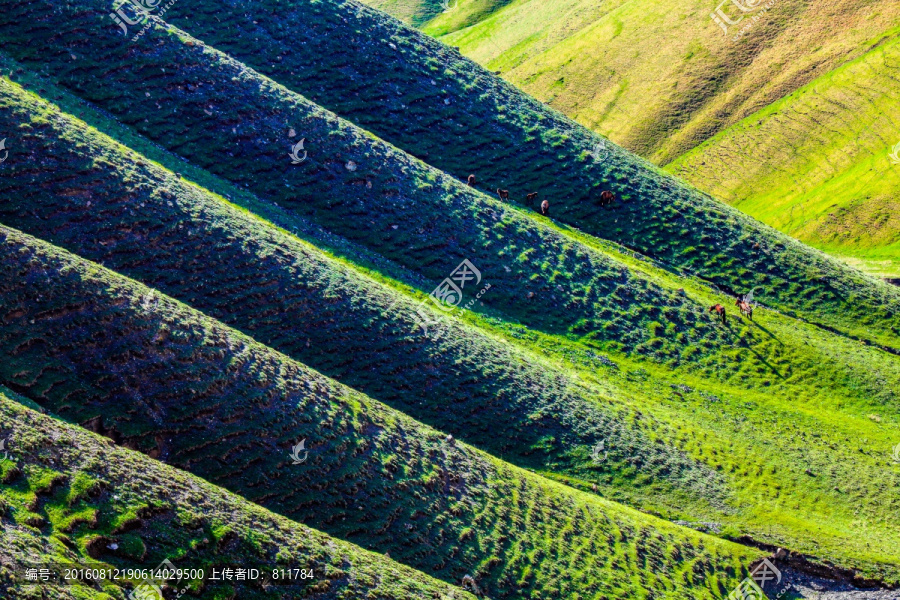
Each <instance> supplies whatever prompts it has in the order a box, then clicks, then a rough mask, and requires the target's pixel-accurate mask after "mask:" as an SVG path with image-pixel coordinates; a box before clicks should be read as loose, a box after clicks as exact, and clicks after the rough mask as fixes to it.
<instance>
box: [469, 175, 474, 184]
mask: <svg viewBox="0 0 900 600" xmlns="http://www.w3.org/2000/svg"><path fill="white" fill-rule="evenodd" d="M468 185H469V187H475V176H474V175H469V180H468Z"/></svg>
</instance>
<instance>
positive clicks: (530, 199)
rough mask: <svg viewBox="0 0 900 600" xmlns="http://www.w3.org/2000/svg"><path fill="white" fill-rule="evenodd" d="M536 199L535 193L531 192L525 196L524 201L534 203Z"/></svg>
mask: <svg viewBox="0 0 900 600" xmlns="http://www.w3.org/2000/svg"><path fill="white" fill-rule="evenodd" d="M537 197H538V194H537V192H532V193H531V194H528V195H527V196H525V199H526V200H527V201H528V202H534V201H535V200H537Z"/></svg>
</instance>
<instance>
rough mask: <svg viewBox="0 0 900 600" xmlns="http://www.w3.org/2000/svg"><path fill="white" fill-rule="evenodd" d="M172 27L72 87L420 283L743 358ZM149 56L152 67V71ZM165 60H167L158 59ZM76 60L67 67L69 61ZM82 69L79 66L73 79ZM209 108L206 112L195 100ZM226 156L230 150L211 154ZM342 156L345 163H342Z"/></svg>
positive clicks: (727, 365) (720, 333)
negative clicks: (295, 160)
mask: <svg viewBox="0 0 900 600" xmlns="http://www.w3.org/2000/svg"><path fill="white" fill-rule="evenodd" d="M176 34H177V32H175V31H171V30H169V31H162V30H153V31H152V32H151V33H149V34H148V36H149V37H145V38H143V39H144V40H147V41H148V42H149V41H150V40H156V39H157V37H156V36H158V41H159V42H160V43H159V45H158V46H157V47H156V51H155V52H154V53H152V54H147V55H144V58H145V59H146V60H147V61H148V62H147V63H145V64H144V65H143V66H142V67H141V68H139V69H134V70H132V69H122V70H120V71H118V72H117V73H115V74H112V73H106V70H107V68H106V66H104V67H103V68H102V70H103V71H104V76H103V78H104V79H105V80H109V81H112V80H113V79H117V80H118V81H117V83H116V84H114V85H113V86H112V87H110V89H108V90H104V91H102V92H99V88H98V87H97V84H96V83H95V82H91V83H90V84H89V85H87V86H85V87H84V89H80V88H79V89H78V91H79V93H81V94H84V95H85V96H89V97H91V98H92V99H95V100H97V101H102V102H103V106H106V107H107V108H111V109H115V111H116V112H117V113H120V114H123V115H125V117H127V119H128V120H129V121H130V120H132V119H137V118H138V115H139V114H145V116H147V117H150V118H152V119H153V125H152V126H151V125H150V118H147V119H143V120H138V121H135V122H134V123H133V125H134V126H135V127H136V128H137V129H138V130H139V131H141V132H143V133H146V135H147V136H148V137H150V138H152V139H156V140H157V141H159V142H161V143H163V144H164V145H165V146H166V147H168V148H170V149H171V150H173V151H177V152H180V153H182V154H184V155H186V156H188V157H190V158H192V159H193V161H194V162H195V163H196V164H199V165H201V166H203V167H205V168H207V169H209V170H210V171H212V172H214V173H216V174H219V175H221V176H223V177H226V178H230V179H232V180H234V181H241V182H250V184H251V185H250V189H251V190H254V191H257V192H258V193H259V195H260V196H261V197H262V198H265V199H270V200H273V199H277V201H278V202H277V203H278V204H280V205H282V206H285V207H287V208H289V209H291V210H293V211H294V212H296V213H297V214H301V215H308V216H310V217H311V218H313V219H315V220H316V221H317V222H319V223H321V224H322V225H323V226H325V227H327V228H328V229H329V230H330V231H332V232H337V233H339V234H340V235H343V236H346V237H347V238H350V239H351V240H353V241H355V242H357V243H359V244H362V245H364V246H366V247H367V248H369V249H370V250H372V251H377V252H380V253H382V254H383V255H384V256H385V257H386V258H388V259H391V260H393V261H396V262H397V263H400V264H401V265H403V266H404V267H406V268H407V269H409V270H411V271H413V272H416V273H418V274H419V275H420V276H422V277H423V278H425V279H426V280H431V281H433V282H434V283H433V284H429V285H428V288H426V291H427V290H430V289H433V288H432V287H431V286H432V285H437V284H438V283H440V282H441V281H442V280H444V279H445V278H446V277H448V276H449V275H450V274H451V272H452V271H453V270H454V269H455V268H456V266H457V265H459V264H460V263H461V262H462V261H463V260H465V259H468V260H470V261H471V262H472V263H474V264H475V265H477V268H478V269H480V270H481V271H482V273H483V276H484V281H486V282H490V284H491V286H492V289H491V290H490V292H489V293H486V294H484V295H483V296H482V297H481V299H480V302H481V303H483V304H484V305H485V306H486V307H487V311H488V312H490V313H491V314H499V315H502V316H504V317H505V318H506V319H508V320H511V321H513V322H520V323H522V324H524V325H527V326H529V327H531V328H533V329H536V330H539V331H543V332H546V333H550V334H565V335H573V336H577V337H579V338H583V339H587V340H591V341H592V342H594V343H596V344H597V345H599V346H600V347H605V348H611V349H617V350H626V351H628V352H631V353H636V354H640V355H642V356H647V357H650V358H653V359H655V360H657V361H660V362H662V361H665V362H669V363H672V364H676V365H677V364H682V363H693V364H696V363H698V362H700V360H701V359H703V360H704V361H706V364H704V365H703V367H702V368H703V369H705V370H706V371H707V372H709V373H710V375H713V374H715V372H716V370H717V369H722V370H723V371H725V372H726V373H727V372H730V373H731V375H733V376H734V375H736V373H737V372H738V371H739V370H740V369H741V368H743V365H736V364H735V363H734V362H733V361H730V360H728V358H727V357H726V356H725V355H723V348H727V347H744V346H745V345H746V344H747V342H746V341H745V340H743V339H742V338H741V337H740V336H739V335H736V334H735V332H732V331H730V330H728V329H723V328H720V327H718V326H717V325H716V324H715V322H714V320H713V319H712V318H711V317H710V316H709V315H708V311H707V305H705V304H700V303H698V302H696V301H694V300H692V299H691V298H689V297H687V296H685V295H684V294H683V293H681V292H680V291H679V288H678V287H677V285H674V284H672V283H671V282H669V283H667V284H664V285H661V284H660V282H658V281H655V280H653V279H650V278H646V277H644V276H643V275H642V274H641V273H640V272H639V271H634V270H630V269H628V268H627V267H626V265H625V264H624V263H622V262H621V261H619V260H615V259H613V258H611V257H609V256H608V255H607V254H605V253H602V252H600V251H598V250H597V249H596V248H595V247H593V246H589V245H586V244H583V243H580V242H577V241H576V240H574V239H573V238H572V237H569V236H567V235H565V234H563V233H560V232H559V231H557V230H555V229H554V228H553V227H551V226H550V225H548V224H546V223H539V222H536V220H535V218H534V217H532V216H531V215H529V214H527V213H524V212H523V211H520V210H510V209H508V208H505V207H504V206H503V205H501V204H500V203H498V202H497V201H493V200H490V199H488V198H487V197H485V196H483V195H481V194H478V193H476V192H473V191H471V190H469V189H468V188H466V187H464V186H460V185H459V184H458V183H457V182H454V181H452V180H450V178H448V177H446V176H445V175H443V174H442V173H440V172H437V171H434V170H432V169H428V168H426V167H425V166H423V165H421V163H418V162H415V161H413V160H412V159H410V158H409V157H408V156H406V155H403V154H401V153H398V152H396V151H394V150H393V149H392V148H391V147H389V146H387V145H385V144H383V143H381V142H378V141H373V140H372V139H371V137H368V136H366V135H365V134H363V133H362V132H360V131H358V130H356V129H355V128H352V126H350V125H348V124H347V123H346V122H342V121H339V120H337V119H335V118H333V116H331V115H329V114H327V113H324V111H321V109H319V108H318V107H316V106H315V105H312V104H310V103H308V102H307V101H306V100H304V99H303V98H301V97H299V96H296V95H294V94H290V93H288V92H287V91H286V90H284V89H283V88H278V87H277V86H275V85H274V84H272V83H271V82H267V81H266V80H264V79H262V78H260V77H258V76H257V75H255V74H253V73H252V72H248V71H246V70H243V69H244V68H243V67H241V66H240V65H237V64H235V63H233V62H231V61H229V60H227V59H226V58H225V57H223V56H222V55H220V54H218V53H216V52H214V51H211V50H209V49H206V48H201V47H199V46H197V45H194V46H191V45H187V44H182V43H180V41H179V40H178V39H177V38H176V37H175V36H176ZM192 43H193V42H192ZM93 47H94V45H90V47H86V48H85V50H87V51H90V49H91V48H93ZM79 52H80V50H79ZM198 52H199V53H200V54H199V55H198V54H197V53H198ZM203 53H205V55H203ZM192 61H193V62H192ZM90 64H91V63H87V62H86V63H85V66H89V65H90ZM106 64H109V63H108V62H107V63H104V65H106ZM151 64H152V65H155V66H156V67H158V68H159V75H160V76H156V74H155V73H156V68H155V67H151V66H150V65H151ZM170 64H171V65H177V66H176V67H174V68H173V67H170V66H169V67H167V66H164V65H170ZM219 69H221V70H222V72H221V73H217V74H216V75H215V77H216V78H217V79H216V81H213V82H204V83H203V85H200V86H199V88H195V87H194V83H192V82H196V81H198V80H197V77H206V76H207V75H209V73H210V72H211V71H217V70H219ZM77 70H78V72H79V73H80V70H81V67H79V68H78V69H77ZM173 71H176V72H175V73H173ZM141 73H142V74H141ZM238 73H242V76H241V77H240V78H237V77H234V78H230V82H229V75H237V74H238ZM84 78H85V75H84V74H83V73H80V74H79V77H78V81H82V80H84ZM222 81H225V82H227V83H219V82H222ZM142 82H145V83H142ZM73 85H78V86H80V85H81V84H77V83H73ZM141 85H143V86H144V87H143V88H142V89H141V90H140V91H135V90H138V87H139V86H141ZM257 85H261V86H263V90H264V91H260V90H258V89H257V87H256V86H257ZM232 86H233V87H234V89H229V88H230V87H232ZM113 88H114V89H113ZM189 88H193V91H189ZM149 89H152V90H154V91H153V92H152V93H151V92H149V91H147V90H149ZM182 89H183V90H184V91H185V92H187V95H186V96H185V97H184V98H182V99H181V101H180V103H179V105H180V106H182V107H183V108H179V109H174V110H176V112H177V115H178V122H177V126H173V121H172V119H171V116H170V115H169V114H167V111H165V110H159V111H152V112H150V113H146V112H145V111H142V110H140V107H138V106H137V105H136V104H135V102H134V101H136V100H138V98H139V97H144V96H145V94H151V97H153V96H154V94H155V95H156V96H157V97H159V96H161V95H162V94H166V95H167V96H170V97H171V96H173V95H177V94H175V92H174V91H172V90H182ZM107 92H108V93H110V94H116V95H117V97H116V99H115V100H113V99H111V98H108V97H103V98H101V97H99V96H96V93H102V94H103V95H104V96H105V94H107ZM120 92H122V93H124V95H119V94H120ZM248 95H249V96H250V97H252V98H254V101H256V102H258V104H257V105H256V106H254V105H252V104H248V103H247V102H238V101H237V100H236V99H237V98H240V97H243V96H248ZM129 97H131V98H130V99H131V100H133V101H129ZM203 99H205V101H203V102H202V103H201V100H203ZM119 101H121V103H120V102H119ZM157 106H161V105H158V104H157ZM216 106H218V107H219V108H217V109H215V110H216V112H214V113H213V112H211V111H209V110H208V108H209V107H216ZM226 108H227V110H226ZM210 114H212V115H213V117H210V116H209V115H210ZM218 114H229V115H231V114H238V115H240V116H238V117H234V118H232V117H228V119H233V120H234V123H232V122H231V121H228V120H225V118H224V117H221V118H220V117H216V116H215V115H218ZM288 115H292V117H291V116H288ZM125 117H123V118H125ZM237 121H240V126H241V127H242V128H244V129H245V131H246V136H247V137H246V140H245V143H244V144H243V145H241V146H240V149H237V148H233V147H232V146H231V145H230V144H227V145H225V146H222V147H221V148H220V149H219V150H220V151H219V152H216V153H214V154H210V153H209V150H210V146H211V145H215V143H211V142H210V140H212V139H215V138H218V139H222V136H227V135H230V134H229V133H227V132H225V131H222V132H221V134H222V136H219V135H217V134H216V131H215V130H216V129H217V128H220V127H228V130H229V131H230V130H231V129H235V130H236V129H237V128H236V127H230V125H237ZM278 121H281V122H283V123H285V125H286V124H287V123H288V122H301V123H302V125H298V126H297V127H298V128H300V127H303V128H305V130H306V131H307V132H310V133H308V135H309V136H310V139H320V140H323V141H322V142H321V145H323V146H327V147H326V148H321V149H319V150H312V149H311V150H310V152H311V153H318V156H316V155H315V154H313V156H310V157H309V159H308V160H307V161H305V162H304V163H302V164H301V165H291V162H290V159H289V158H288V155H287V153H286V152H284V149H285V147H284V146H282V145H281V144H282V142H279V141H278V137H279V136H286V134H287V131H286V130H285V129H286V127H285V128H284V129H282V128H280V127H278V125H277V123H278ZM210 136H212V137H210ZM185 140H189V141H185ZM10 143H12V141H11V142H10ZM226 152H228V153H229V154H234V156H233V157H231V158H230V159H229V160H228V161H223V160H222V157H223V156H224V155H225V154H224V153H226ZM347 165H353V166H352V167H351V169H347V168H346V167H347ZM253 173H255V175H254V174H253ZM287 182H290V183H287ZM369 185H371V189H369ZM316 190H319V191H320V193H317V191H316ZM884 310H885V309H882V311H884ZM868 318H869V319H871V318H872V317H871V316H870V317H868ZM897 318H898V319H900V315H898V317H897ZM688 340H689V341H690V348H689V352H688V348H686V346H685V342H687V341H688ZM746 366H747V367H748V368H749V369H763V370H764V369H766V368H768V367H767V366H766V364H765V361H764V360H760V359H759V357H757V356H756V355H755V354H750V355H748V357H747V363H746Z"/></svg>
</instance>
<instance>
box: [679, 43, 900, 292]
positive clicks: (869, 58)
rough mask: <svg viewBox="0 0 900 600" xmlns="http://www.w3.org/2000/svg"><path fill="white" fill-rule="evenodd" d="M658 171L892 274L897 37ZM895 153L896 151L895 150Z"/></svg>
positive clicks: (898, 271) (897, 261) (898, 253)
mask: <svg viewBox="0 0 900 600" xmlns="http://www.w3.org/2000/svg"><path fill="white" fill-rule="evenodd" d="M885 37H886V38H887V41H883V42H882V44H881V45H879V46H878V47H876V48H875V49H874V50H872V51H871V52H869V53H868V54H866V55H865V56H863V57H860V58H858V59H856V60H855V61H853V62H850V63H848V64H846V65H843V66H842V67H840V68H839V69H836V70H834V71H832V72H830V73H828V74H827V75H824V76H822V77H820V78H818V79H816V80H815V81H813V82H812V83H810V84H808V85H807V86H805V87H803V88H801V89H800V90H798V91H796V92H794V93H793V94H791V95H790V96H788V97H786V98H784V99H783V100H780V101H778V102H776V103H774V104H772V105H771V106H768V107H766V108H765V109H763V110H761V111H760V112H758V113H756V114H753V115H751V116H749V117H747V118H746V119H744V120H743V121H741V122H740V123H738V124H737V125H734V126H733V127H731V128H729V129H728V130H726V131H724V132H722V133H721V134H719V135H717V136H716V137H714V138H713V139H711V140H709V142H707V143H705V144H703V145H702V146H700V147H698V148H696V149H695V150H693V151H691V152H690V153H688V154H686V155H684V156H682V157H680V158H679V159H678V160H676V161H675V162H674V163H672V164H671V165H669V166H668V167H667V168H668V169H669V170H670V171H672V172H673V173H675V174H676V175H678V176H679V177H682V178H684V179H686V180H688V181H690V182H691V183H693V184H694V185H696V186H698V187H700V188H702V189H705V190H707V191H709V192H710V193H712V194H714V195H715V196H717V197H719V198H722V199H723V200H725V201H726V202H729V203H730V204H733V205H735V206H737V207H738V208H740V209H741V210H743V211H745V212H747V213H749V214H751V215H753V216H754V217H756V218H757V219H759V220H761V221H763V222H765V223H768V224H769V225H772V226H773V227H775V228H777V229H779V230H781V231H785V232H787V233H790V234H791V235H793V236H795V237H797V238H799V239H801V240H803V241H805V242H806V243H809V244H812V245H814V246H817V247H819V248H822V249H823V250H827V251H829V252H831V253H833V254H837V255H846V256H849V257H851V259H852V260H853V262H855V263H856V264H858V265H859V266H861V267H863V268H865V270H867V271H870V272H873V273H876V274H878V275H880V276H884V277H895V278H900V219H898V218H897V215H898V214H900V204H898V200H897V198H898V191H900V160H896V161H895V160H893V159H892V158H891V157H890V154H891V152H892V149H893V147H895V146H897V145H898V144H900V95H898V93H897V76H898V74H900V37H898V35H897V33H896V32H895V33H894V34H893V35H891V36H885ZM898 150H900V148H898Z"/></svg>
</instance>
